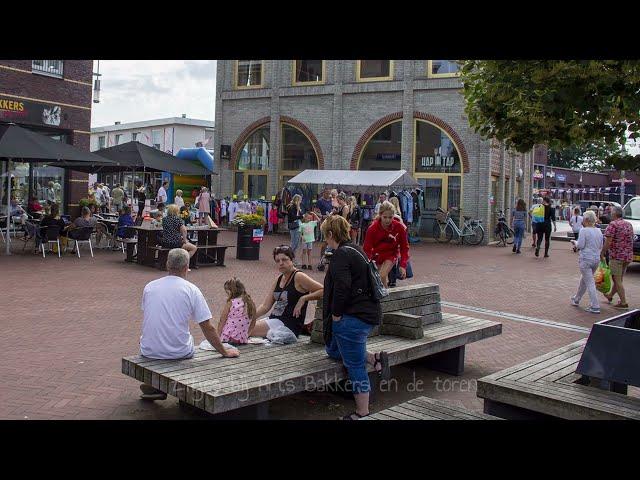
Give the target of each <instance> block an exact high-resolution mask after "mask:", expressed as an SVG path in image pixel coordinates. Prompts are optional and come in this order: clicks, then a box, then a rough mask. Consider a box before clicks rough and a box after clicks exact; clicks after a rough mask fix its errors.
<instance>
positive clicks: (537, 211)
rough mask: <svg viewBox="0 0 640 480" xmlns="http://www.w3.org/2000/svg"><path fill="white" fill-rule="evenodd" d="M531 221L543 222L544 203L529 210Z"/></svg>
mask: <svg viewBox="0 0 640 480" xmlns="http://www.w3.org/2000/svg"><path fill="white" fill-rule="evenodd" d="M531 217H532V219H531V221H532V222H533V223H543V222H544V205H543V204H539V205H536V206H535V207H533V210H531Z"/></svg>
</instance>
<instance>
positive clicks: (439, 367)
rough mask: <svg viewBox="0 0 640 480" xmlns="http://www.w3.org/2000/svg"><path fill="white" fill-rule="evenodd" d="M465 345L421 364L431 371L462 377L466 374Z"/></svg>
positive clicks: (429, 357) (439, 354)
mask: <svg viewBox="0 0 640 480" xmlns="http://www.w3.org/2000/svg"><path fill="white" fill-rule="evenodd" d="M464 350H465V345H462V346H460V347H457V348H452V349H451V350H446V351H444V352H440V353H436V354H434V355H430V356H428V357H426V358H424V359H423V360H422V361H421V362H420V363H422V364H423V365H425V366H426V367H427V368H429V369H430V370H436V371H438V372H442V373H447V374H449V375H456V376H460V375H462V374H463V373H464Z"/></svg>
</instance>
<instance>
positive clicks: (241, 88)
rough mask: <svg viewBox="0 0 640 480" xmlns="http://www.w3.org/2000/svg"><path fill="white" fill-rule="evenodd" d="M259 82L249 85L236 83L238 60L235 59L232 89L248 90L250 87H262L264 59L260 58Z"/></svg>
mask: <svg viewBox="0 0 640 480" xmlns="http://www.w3.org/2000/svg"><path fill="white" fill-rule="evenodd" d="M260 64H261V67H260V84H259V85H249V86H239V85H238V66H239V64H238V60H236V61H235V64H234V67H233V89H234V90H250V89H252V88H264V72H265V68H264V60H260Z"/></svg>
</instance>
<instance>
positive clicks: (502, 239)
mask: <svg viewBox="0 0 640 480" xmlns="http://www.w3.org/2000/svg"><path fill="white" fill-rule="evenodd" d="M500 244H502V246H503V247H506V246H507V232H505V231H504V228H501V229H500V231H499V232H498V245H500Z"/></svg>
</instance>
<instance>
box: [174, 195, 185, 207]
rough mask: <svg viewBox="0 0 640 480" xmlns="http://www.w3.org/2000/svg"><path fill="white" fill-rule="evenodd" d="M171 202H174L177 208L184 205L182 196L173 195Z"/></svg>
mask: <svg viewBox="0 0 640 480" xmlns="http://www.w3.org/2000/svg"><path fill="white" fill-rule="evenodd" d="M173 203H175V204H176V206H177V207H178V208H180V207H184V200H183V198H182V197H175V198H174V199H173Z"/></svg>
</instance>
